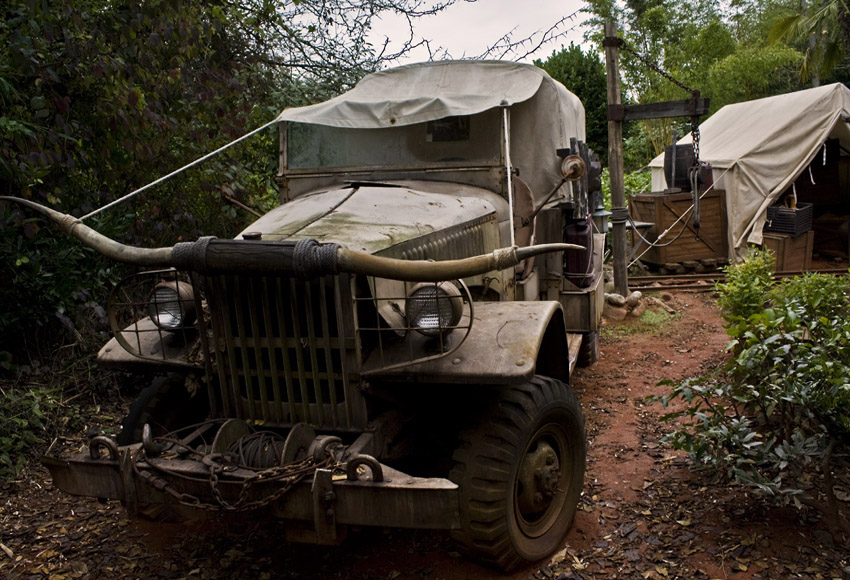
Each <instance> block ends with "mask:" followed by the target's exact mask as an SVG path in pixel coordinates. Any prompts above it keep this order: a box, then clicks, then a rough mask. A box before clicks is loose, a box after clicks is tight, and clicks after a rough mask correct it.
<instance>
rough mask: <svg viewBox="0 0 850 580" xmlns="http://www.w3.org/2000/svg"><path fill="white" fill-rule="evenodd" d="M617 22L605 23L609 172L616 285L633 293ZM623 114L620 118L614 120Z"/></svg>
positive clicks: (622, 292) (621, 291) (616, 287)
mask: <svg viewBox="0 0 850 580" xmlns="http://www.w3.org/2000/svg"><path fill="white" fill-rule="evenodd" d="M620 43H621V40H620V38H619V37H618V36H617V24H616V23H614V22H606V23H605V39H604V40H603V42H602V44H603V46H604V47H605V70H606V73H607V75H608V176H609V178H610V180H611V225H612V226H613V241H612V249H613V252H614V289H615V290H616V291H617V293H618V294H621V295H623V296H627V295H628V293H629V280H628V269H627V267H626V220H627V219H628V216H629V210H628V209H627V208H626V194H625V190H624V187H623V121H622V115H612V114H611V111H612V109H615V108H616V109H621V108H622V102H621V101H620V54H619V47H620ZM618 116H619V117H620V119H619V120H612V119H616V118H617V117H618Z"/></svg>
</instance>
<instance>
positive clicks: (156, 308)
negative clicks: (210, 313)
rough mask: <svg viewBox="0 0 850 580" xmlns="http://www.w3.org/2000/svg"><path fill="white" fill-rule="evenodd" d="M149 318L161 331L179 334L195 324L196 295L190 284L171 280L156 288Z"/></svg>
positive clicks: (149, 308)
mask: <svg viewBox="0 0 850 580" xmlns="http://www.w3.org/2000/svg"><path fill="white" fill-rule="evenodd" d="M148 316H149V317H150V319H151V321H153V323H154V324H155V325H156V326H157V328H159V329H160V330H165V331H167V332H177V331H180V330H184V329H186V328H188V327H190V326H192V324H194V322H195V293H194V290H193V288H192V285H191V284H189V283H188V282H181V281H179V280H170V281H162V282H159V283H158V284H157V285H156V286H154V290H153V292H152V293H151V297H150V300H149V302H148Z"/></svg>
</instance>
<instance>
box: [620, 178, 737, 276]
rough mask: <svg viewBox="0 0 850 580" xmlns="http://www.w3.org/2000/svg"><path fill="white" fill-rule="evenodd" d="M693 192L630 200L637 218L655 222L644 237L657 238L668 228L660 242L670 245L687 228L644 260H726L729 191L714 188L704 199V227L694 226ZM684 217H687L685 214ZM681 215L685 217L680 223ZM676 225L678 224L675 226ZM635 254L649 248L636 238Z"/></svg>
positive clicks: (649, 253) (661, 262) (651, 249)
mask: <svg viewBox="0 0 850 580" xmlns="http://www.w3.org/2000/svg"><path fill="white" fill-rule="evenodd" d="M692 205H693V195H691V194H690V193H663V192H653V193H642V194H639V195H635V196H632V198H631V199H630V200H629V213H630V214H631V216H632V219H634V220H635V221H642V222H652V223H653V224H655V225H654V226H653V227H651V228H650V229H649V231H648V232H647V233H644V236H645V237H646V238H647V239H648V240H650V241H654V240H656V239H657V237H658V236H659V235H661V234H662V233H663V232H664V231H665V230H666V229H668V228H670V226H673V227H672V228H671V229H670V232H668V233H667V235H666V236H664V238H662V239H661V240H660V241H659V242H658V243H659V244H666V243H668V242H670V241H671V240H673V239H674V238H675V237H676V235H677V234H678V233H679V232H680V231H681V230H682V228H685V231H684V232H683V233H682V235H681V236H680V237H679V238H678V239H676V241H675V242H673V243H672V244H670V245H667V246H663V247H653V248H650V249H649V251H647V252H646V253H645V254H643V257H641V260H642V261H643V262H647V263H649V264H658V265H663V264H668V263H680V262H687V261H694V260H708V259H718V260H723V259H726V257H727V256H728V254H729V243H728V241H727V239H726V229H727V226H726V192H725V191H724V190H712V191H709V192H708V193H706V194H705V196H704V197H703V198H702V199H701V200H700V217H701V221H702V223H701V227H700V229H699V230H698V231H697V230H696V229H694V227H693V223H692V222H693V220H692V217H693V209H692V207H691V206H692ZM682 216H684V217H682ZM680 217H682V219H681V220H680V221H679V222H678V223H676V220H678V219H679V218H680ZM674 224H675V225H674ZM634 245H635V246H636V248H635V252H634V255H635V256H640V255H641V254H642V253H643V252H644V250H645V249H646V244H644V243H643V242H642V241H640V240H639V239H637V238H635V240H634Z"/></svg>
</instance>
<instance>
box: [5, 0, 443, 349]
mask: <svg viewBox="0 0 850 580" xmlns="http://www.w3.org/2000/svg"><path fill="white" fill-rule="evenodd" d="M452 1H453V0H449V1H448V2H438V3H433V2H425V1H424V0H370V1H366V2H363V1H354V0H331V1H329V2H322V3H317V2H294V3H293V2H287V3H274V2H266V1H261V0H249V1H247V2H240V3H232V2H225V1H221V0H212V1H201V0H151V1H148V2H137V1H135V0H118V1H111V0H110V1H106V0H44V1H34V0H9V1H8V2H5V3H4V4H3V7H2V8H0V195H12V196H20V197H24V198H28V199H32V200H34V201H37V202H39V203H44V204H46V205H48V206H50V207H53V208H56V209H58V210H60V211H63V212H66V213H70V214H72V215H76V216H82V215H85V214H87V213H89V212H90V211H92V210H94V209H95V208H99V207H100V206H102V205H103V204H105V203H108V202H110V201H112V200H114V199H116V198H118V197H120V196H122V195H124V194H126V193H128V192H130V191H133V190H135V189H137V188H139V187H141V186H143V185H145V184H147V183H150V182H151V181H153V180H154V179H157V178H159V177H161V176H162V175H164V174H166V173H168V172H170V171H172V170H175V169H177V168H179V167H182V166H183V165H185V164H187V163H188V162H190V161H193V160H195V159H197V158H199V157H201V156H202V155H204V154H206V153H208V152H210V151H212V150H214V149H216V148H218V147H220V146H221V145H223V144H225V143H228V142H230V141H231V140H233V139H234V138H236V137H238V136H241V135H243V134H245V133H247V132H248V131H250V130H252V129H254V128H256V127H258V126H261V125H262V124H264V123H265V122H268V121H270V120H271V119H273V118H274V116H275V115H276V114H277V113H279V112H280V110H282V109H283V108H285V107H288V106H295V105H302V104H308V103H312V102H316V101H319V100H324V99H327V98H329V97H330V96H333V95H335V94H337V93H338V92H340V91H342V90H345V89H346V88H348V87H349V86H351V85H352V84H353V83H354V82H356V80H358V79H359V78H360V77H361V76H362V75H363V74H365V73H366V72H369V71H372V70H375V69H376V68H377V67H379V66H380V64H381V63H382V62H383V61H385V60H386V59H392V58H394V57H395V56H397V55H395V54H387V53H386V52H385V50H384V48H383V47H380V46H379V47H375V46H372V45H371V44H370V43H369V42H368V40H367V32H368V30H369V26H370V23H371V21H372V19H373V18H374V17H375V16H376V15H378V14H381V13H384V12H387V11H390V12H394V13H396V14H401V15H402V16H404V17H406V18H407V19H408V21H409V22H411V23H412V22H413V21H414V20H415V19H416V18H418V17H420V16H422V15H425V14H431V13H434V12H437V11H439V10H441V9H442V8H443V7H445V6H446V5H447V4H450V3H451V2H452ZM412 42H413V41H412V40H411V41H409V42H408V43H407V44H406V45H404V47H403V48H402V50H406V49H408V48H409V47H410V46H411V44H412ZM276 166H277V134H276V132H275V131H274V129H269V130H268V131H266V132H264V133H262V134H261V135H259V136H257V137H255V138H253V139H252V140H249V141H246V142H245V143H243V144H240V145H239V146H237V147H234V148H233V149H230V150H228V151H227V152H225V153H223V154H222V155H219V156H217V157H215V158H213V159H211V160H210V161H208V162H205V163H204V164H202V165H200V166H198V167H197V168H193V169H192V170H189V171H187V172H185V173H183V174H181V175H180V176H178V177H176V178H174V179H172V180H170V181H166V182H164V183H162V184H160V185H158V186H156V187H154V188H152V189H150V190H148V191H147V192H145V193H144V194H142V195H140V196H138V197H136V198H134V199H133V200H132V201H131V202H129V203H125V204H122V205H120V206H116V207H115V208H114V209H110V210H108V211H106V212H104V213H102V214H98V215H97V216H95V217H94V218H90V219H88V220H86V223H87V224H88V225H90V226H92V227H94V228H95V229H97V230H99V231H101V232H102V233H105V234H106V235H109V236H111V237H114V238H116V239H118V240H120V241H123V242H128V243H134V244H144V245H162V244H171V243H174V242H177V241H180V240H181V239H184V238H185V239H195V238H196V237H197V236H199V235H202V234H203V235H209V234H215V235H218V236H231V235H233V234H234V233H236V232H238V231H239V230H240V229H241V227H243V226H244V224H245V223H246V222H247V221H249V220H250V219H253V216H251V215H250V214H249V213H246V212H245V211H244V210H243V209H241V207H240V205H239V204H242V205H245V206H248V207H251V208H255V209H256V210H258V211H260V212H263V211H264V210H267V209H269V208H270V207H271V206H273V205H274V203H275V201H276V187H275V185H274V183H273V181H272V179H273V177H274V174H275V170H276ZM0 256H2V261H0V277H2V278H3V279H4V280H6V281H8V282H11V283H6V284H3V285H2V286H0V304H2V306H0V352H7V353H11V354H12V355H13V359H14V360H15V361H18V362H23V363H27V362H28V361H29V360H30V359H31V358H32V357H33V356H37V353H36V352H35V350H34V349H37V348H38V345H39V343H40V342H42V341H44V340H47V341H48V342H53V341H54V339H55V338H56V337H57V336H63V335H66V334H67V333H68V332H70V333H71V334H73V333H74V331H75V330H76V327H77V326H79V325H80V324H83V323H85V321H83V320H82V319H81V318H80V316H78V313H80V311H81V310H84V311H86V313H85V315H86V316H88V311H89V310H90V308H88V307H87V306H86V305H87V304H89V303H94V304H101V303H103V301H104V300H105V297H106V292H108V288H109V287H110V286H111V283H112V282H113V281H115V279H116V278H117V277H119V276H120V275H121V274H122V273H123V272H124V269H123V268H122V267H120V266H116V265H115V264H112V263H107V262H106V261H104V260H102V259H101V258H100V257H99V256H98V255H97V254H95V253H94V252H91V251H89V250H86V249H84V248H83V247H82V246H80V245H79V244H76V243H74V242H73V241H70V240H68V239H67V238H65V237H64V236H61V235H58V234H57V231H56V230H55V229H54V228H53V227H52V226H47V225H46V224H45V223H44V222H43V220H42V219H40V218H38V217H35V216H33V215H32V214H30V213H26V212H21V211H19V210H18V209H17V208H16V207H13V206H11V205H9V204H0ZM45 337H46V338H45Z"/></svg>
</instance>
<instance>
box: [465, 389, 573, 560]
mask: <svg viewBox="0 0 850 580" xmlns="http://www.w3.org/2000/svg"><path fill="white" fill-rule="evenodd" d="M460 441H461V443H460V446H459V447H458V448H457V450H456V451H455V452H454V455H453V457H452V458H453V460H454V468H453V469H452V470H451V473H450V474H449V478H450V479H451V480H452V481H454V482H455V483H457V484H458V486H459V487H460V505H461V529H460V530H456V531H453V532H452V536H453V537H454V538H455V540H457V541H458V542H459V543H460V545H461V548H462V549H463V551H465V552H466V553H467V554H469V555H470V556H473V557H475V558H477V559H479V560H482V561H483V562H484V563H485V564H489V565H492V566H495V567H497V568H500V569H502V570H505V571H507V570H510V569H512V568H514V567H516V566H517V565H518V564H521V563H523V562H526V561H535V560H540V559H541V558H544V557H546V556H548V555H549V554H551V553H552V552H554V551H555V550H557V549H558V547H559V546H560V545H561V543H562V542H563V540H564V537H565V536H566V535H567V532H568V531H569V528H570V525H571V524H572V521H573V517H574V516H575V512H576V506H577V505H578V498H579V495H580V494H581V489H582V485H583V483H584V469H585V459H586V444H585V431H584V416H583V415H582V412H581V407H580V405H579V403H578V400H577V399H576V397H575V395H574V394H573V392H572V391H571V390H570V389H569V388H568V387H567V386H566V385H565V384H564V383H562V382H561V381H559V380H556V379H552V378H549V377H543V376H536V377H534V378H532V380H531V381H530V382H529V383H527V384H524V385H518V386H508V387H505V388H504V389H503V390H502V392H501V394H500V396H499V397H498V398H497V400H496V401H494V403H493V405H492V407H491V408H490V410H489V413H487V414H486V415H485V416H483V418H482V419H481V421H480V423H479V424H478V425H477V426H476V427H475V428H473V429H471V430H468V431H465V432H463V433H462V434H461V436H460Z"/></svg>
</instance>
